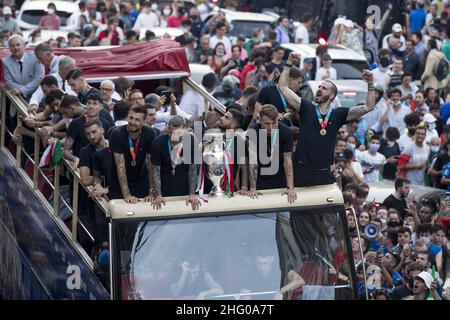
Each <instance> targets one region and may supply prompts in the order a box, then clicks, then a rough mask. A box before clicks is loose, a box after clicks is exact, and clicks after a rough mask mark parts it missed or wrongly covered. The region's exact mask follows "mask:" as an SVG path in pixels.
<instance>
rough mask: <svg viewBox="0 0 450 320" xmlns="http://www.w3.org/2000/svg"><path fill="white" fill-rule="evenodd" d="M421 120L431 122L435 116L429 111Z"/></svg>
mask: <svg viewBox="0 0 450 320" xmlns="http://www.w3.org/2000/svg"><path fill="white" fill-rule="evenodd" d="M423 121H424V122H427V123H432V122H436V118H435V117H434V116H433V115H432V114H431V113H427V114H425V115H424V116H423Z"/></svg>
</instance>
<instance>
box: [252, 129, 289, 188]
mask: <svg viewBox="0 0 450 320" xmlns="http://www.w3.org/2000/svg"><path fill="white" fill-rule="evenodd" d="M253 129H254V130H255V131H256V133H257V134H256V137H257V143H258V144H257V152H258V153H257V155H258V180H257V189H258V190H264V189H277V188H285V187H286V177H285V174H284V156H283V154H284V153H288V152H292V148H293V143H294V142H293V136H292V131H291V129H289V127H288V126H286V125H285V124H284V123H282V122H278V129H279V130H278V134H279V136H278V138H279V143H278V144H275V147H276V149H275V150H272V137H271V136H266V137H267V141H266V143H267V151H265V150H261V154H265V155H266V157H270V156H271V155H272V153H274V154H276V153H278V163H279V166H278V171H277V172H276V173H275V174H273V175H268V174H263V173H264V172H262V170H263V168H270V167H271V166H272V162H273V161H270V162H269V163H267V164H263V163H261V161H260V160H261V159H260V157H259V155H260V151H259V149H260V147H262V145H261V146H260V144H261V143H260V142H259V134H258V131H259V130H260V129H261V124H260V123H257V124H255V126H253ZM274 165H275V164H274ZM265 170H268V169H265Z"/></svg>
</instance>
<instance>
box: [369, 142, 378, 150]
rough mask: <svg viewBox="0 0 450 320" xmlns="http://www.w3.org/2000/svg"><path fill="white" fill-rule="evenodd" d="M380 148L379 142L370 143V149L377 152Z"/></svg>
mask: <svg viewBox="0 0 450 320" xmlns="http://www.w3.org/2000/svg"><path fill="white" fill-rule="evenodd" d="M378 149H380V146H379V145H378V144H374V143H371V144H370V151H372V152H377V151H378Z"/></svg>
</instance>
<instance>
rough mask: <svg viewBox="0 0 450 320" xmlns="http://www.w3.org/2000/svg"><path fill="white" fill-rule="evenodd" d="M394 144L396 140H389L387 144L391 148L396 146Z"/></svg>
mask: <svg viewBox="0 0 450 320" xmlns="http://www.w3.org/2000/svg"><path fill="white" fill-rule="evenodd" d="M394 144H395V141H388V142H387V146H388V147H389V148H392V147H393V146H394Z"/></svg>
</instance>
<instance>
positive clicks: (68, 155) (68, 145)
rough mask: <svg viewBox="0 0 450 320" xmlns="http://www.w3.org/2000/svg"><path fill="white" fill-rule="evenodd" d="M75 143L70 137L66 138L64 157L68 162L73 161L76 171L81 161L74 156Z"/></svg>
mask: <svg viewBox="0 0 450 320" xmlns="http://www.w3.org/2000/svg"><path fill="white" fill-rule="evenodd" d="M73 143H74V141H73V138H72V137H70V136H66V139H65V141H64V150H63V157H64V159H66V160H69V161H72V162H73V164H74V168H75V169H76V168H77V167H78V163H79V162H80V159H78V157H75V156H74V155H73V154H72V147H73Z"/></svg>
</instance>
